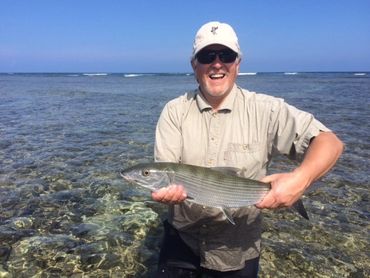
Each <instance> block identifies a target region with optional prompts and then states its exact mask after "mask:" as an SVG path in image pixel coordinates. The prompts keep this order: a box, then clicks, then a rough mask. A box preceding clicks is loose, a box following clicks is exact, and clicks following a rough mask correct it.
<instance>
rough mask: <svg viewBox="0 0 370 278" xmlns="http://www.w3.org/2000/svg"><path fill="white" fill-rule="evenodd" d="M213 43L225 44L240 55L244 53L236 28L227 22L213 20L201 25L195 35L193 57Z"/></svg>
mask: <svg viewBox="0 0 370 278" xmlns="http://www.w3.org/2000/svg"><path fill="white" fill-rule="evenodd" d="M211 44H221V45H224V46H226V47H228V48H230V49H232V50H233V51H235V52H236V53H238V55H239V56H241V55H242V52H241V50H240V46H239V42H238V37H237V36H236V33H235V31H234V29H233V28H232V27H231V26H230V25H229V24H227V23H222V22H218V21H211V22H208V23H206V24H204V25H203V26H202V27H200V29H199V30H198V32H197V34H196V35H195V39H194V43H193V53H192V55H191V59H194V57H195V55H197V53H198V52H199V51H200V50H201V49H203V48H204V47H206V46H208V45H211Z"/></svg>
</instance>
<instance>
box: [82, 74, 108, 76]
mask: <svg viewBox="0 0 370 278" xmlns="http://www.w3.org/2000/svg"><path fill="white" fill-rule="evenodd" d="M83 75H85V76H106V75H108V73H84V74H83Z"/></svg>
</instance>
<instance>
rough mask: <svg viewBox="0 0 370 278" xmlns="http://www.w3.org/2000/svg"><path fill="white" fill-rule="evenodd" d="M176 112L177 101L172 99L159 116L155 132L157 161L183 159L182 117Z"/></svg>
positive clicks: (178, 160)
mask: <svg viewBox="0 0 370 278" xmlns="http://www.w3.org/2000/svg"><path fill="white" fill-rule="evenodd" d="M176 112H177V111H176V103H175V102H174V101H172V102H169V103H167V104H166V105H165V107H164V108H163V111H162V113H161V115H160V117H159V120H158V123H157V127H156V133H155V147H154V160H155V161H165V162H176V163H178V162H180V161H181V150H182V136H181V126H180V117H179V116H178V113H176Z"/></svg>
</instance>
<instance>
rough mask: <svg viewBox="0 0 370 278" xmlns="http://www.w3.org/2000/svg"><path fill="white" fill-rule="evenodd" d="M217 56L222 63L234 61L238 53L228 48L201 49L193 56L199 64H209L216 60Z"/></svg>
mask: <svg viewBox="0 0 370 278" xmlns="http://www.w3.org/2000/svg"><path fill="white" fill-rule="evenodd" d="M217 56H218V59H220V61H221V62H222V63H234V62H235V60H236V58H237V57H238V53H236V52H234V51H232V50H231V49H229V48H225V49H221V50H212V49H203V50H201V51H199V52H198V54H197V55H196V56H195V57H196V59H197V60H198V62H199V63H201V64H211V63H213V62H214V61H215V60H216V57H217Z"/></svg>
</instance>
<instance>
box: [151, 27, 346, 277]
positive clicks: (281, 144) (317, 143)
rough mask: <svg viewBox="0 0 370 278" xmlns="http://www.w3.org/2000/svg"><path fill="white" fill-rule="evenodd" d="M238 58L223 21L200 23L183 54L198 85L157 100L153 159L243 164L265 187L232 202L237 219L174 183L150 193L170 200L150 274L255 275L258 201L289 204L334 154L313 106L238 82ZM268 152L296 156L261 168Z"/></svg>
mask: <svg viewBox="0 0 370 278" xmlns="http://www.w3.org/2000/svg"><path fill="white" fill-rule="evenodd" d="M241 57H242V53H241V50H240V47H239V43H238V38H237V36H236V34H235V32H234V30H233V29H232V27H231V26H229V25H228V24H225V23H220V22H209V23H207V24H205V25H203V26H202V27H201V28H200V29H199V31H198V32H197V34H196V37H195V40H194V44H193V53H192V57H191V65H192V68H193V70H194V73H195V77H196V80H197V82H198V83H199V88H198V89H197V90H196V91H195V92H192V93H186V94H185V95H183V96H180V97H178V98H176V99H174V100H172V101H170V102H169V103H167V105H166V106H165V107H164V109H163V111H162V114H161V116H160V119H159V121H158V125H157V130H156V145H155V159H156V161H169V162H177V163H186V164H193V165H199V166H205V167H234V168H235V167H236V168H243V169H245V171H244V172H243V173H244V175H245V177H248V178H254V179H261V180H262V181H264V182H270V183H271V186H272V189H271V191H270V192H269V193H268V194H267V195H266V196H265V198H264V199H263V200H262V201H261V202H259V203H258V204H256V206H255V207H245V208H241V209H234V210H232V216H233V218H234V220H235V222H236V224H235V225H232V224H230V223H229V222H228V221H227V220H226V219H225V217H224V215H223V213H222V212H221V211H220V210H219V209H217V208H210V207H202V206H200V205H197V204H194V203H191V202H188V201H187V200H185V199H186V192H185V190H184V188H183V187H182V186H181V184H180V185H174V184H173V185H169V186H168V187H166V188H163V189H160V190H158V191H156V192H153V193H152V197H153V199H154V200H156V201H159V202H163V203H166V204H169V219H168V221H166V222H165V236H164V240H163V244H162V249H161V254H160V260H159V269H158V277H200V275H202V276H201V277H257V272H258V262H259V254H260V239H261V215H260V209H263V208H269V209H273V208H280V207H290V206H292V205H293V204H294V203H295V202H296V201H297V200H298V199H299V198H300V197H301V195H302V194H303V193H304V191H305V190H306V189H307V188H308V187H309V186H310V184H312V183H313V182H314V181H315V180H317V179H318V178H320V177H321V176H322V175H324V174H325V173H326V172H327V171H329V169H330V168H331V167H332V166H333V165H334V164H335V162H336V161H337V159H338V158H339V156H340V154H341V153H342V150H343V144H342V143H341V141H340V140H339V139H338V138H337V137H336V136H335V135H334V133H332V132H331V131H330V130H329V129H328V128H326V127H325V126H324V125H323V124H321V123H320V122H319V121H317V120H316V119H315V118H314V117H313V116H312V115H311V114H309V113H306V112H303V111H300V110H298V109H296V108H294V107H292V106H290V105H288V104H286V103H285V102H284V101H283V100H282V99H277V98H274V97H271V96H267V95H262V94H256V93H254V92H249V91H247V90H244V89H242V88H240V87H238V86H237V85H236V84H235V80H236V78H237V75H238V72H239V66H240V61H241ZM275 154H285V155H288V156H289V157H291V158H292V159H296V160H299V161H301V164H300V165H299V166H298V167H297V168H296V169H295V170H294V171H292V172H290V173H279V174H274V175H270V176H266V173H267V167H268V165H269V162H270V161H271V158H272V157H273V156H274V155H275Z"/></svg>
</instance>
